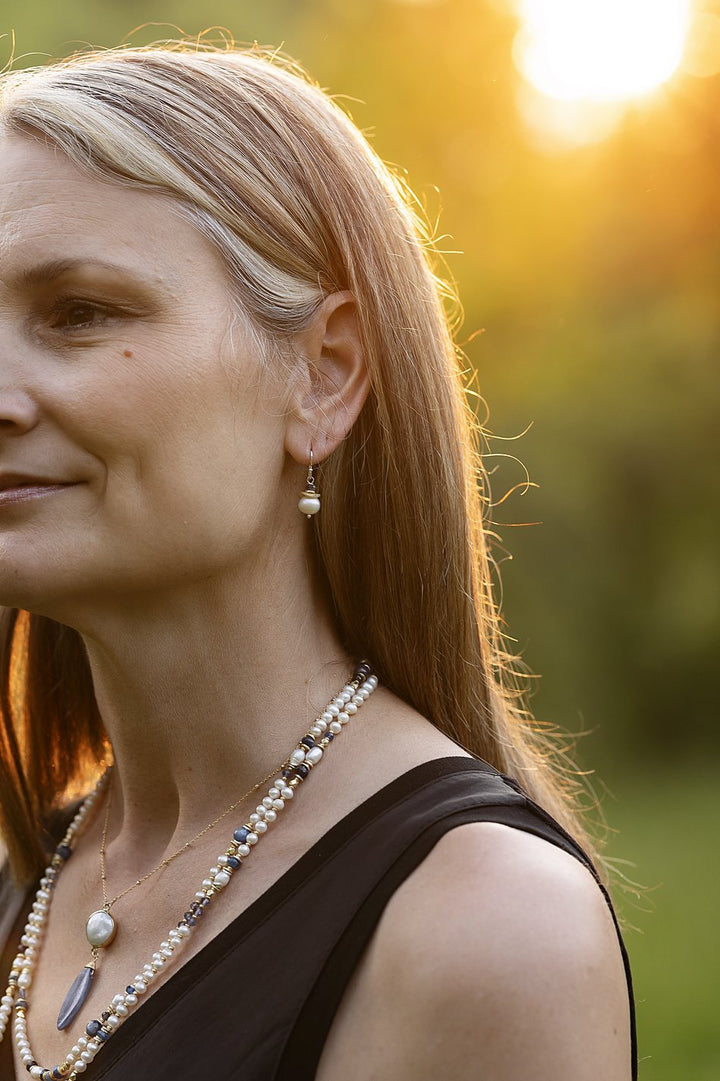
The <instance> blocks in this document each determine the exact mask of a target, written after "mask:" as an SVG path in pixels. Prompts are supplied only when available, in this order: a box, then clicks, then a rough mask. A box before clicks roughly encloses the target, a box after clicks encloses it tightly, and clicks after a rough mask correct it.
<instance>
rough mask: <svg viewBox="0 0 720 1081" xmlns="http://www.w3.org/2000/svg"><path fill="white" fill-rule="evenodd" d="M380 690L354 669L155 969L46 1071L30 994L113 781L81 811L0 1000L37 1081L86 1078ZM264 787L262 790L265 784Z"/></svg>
mask: <svg viewBox="0 0 720 1081" xmlns="http://www.w3.org/2000/svg"><path fill="white" fill-rule="evenodd" d="M377 685H378V680H377V677H376V676H374V675H372V674H371V669H370V665H369V664H368V663H367V662H366V661H363V662H362V663H361V664H359V665H358V666H357V668H356V669H355V672H354V673H353V677H352V679H351V680H349V682H348V683H347V684H346V685H345V686H344V687H343V689H342V690H341V691H340V692H339V693H338V694H337V695H336V696H335V698H334V699H333V700H332V702H330V704H329V705H328V706H327V707H326V708H325V710H324V711H323V712H322V713H321V714H320V716H318V717H317V718H316V719H315V721H314V723H313V724H312V725H311V726H310V728H309V730H308V731H307V733H306V734H305V735H304V736H303V737H302V738H301V739H300V740H299V742H298V744H297V746H296V747H295V749H294V750H293V751H292V753H291V754H290V756H289V757H288V758H287V759H286V761H285V762H284V764H283V767H282V769H281V770H280V773H279V776H278V777H276V778H275V780H274V781H273V784H272V785H271V787H270V788H269V789H268V793H267V795H266V796H265V797H264V798H263V799H262V801H261V802H260V803H259V804H258V806H257V808H256V809H255V812H254V813H253V814H251V815H250V816H249V818H248V820H247V822H245V823H243V825H241V826H238V828H237V829H236V830H235V831H234V832H233V836H232V841H231V842H230V844H229V846H228V848H227V849H226V850H225V852H224V853H222V855H220V856H218V858H217V860H216V864H215V866H214V867H211V868H210V870H209V872H208V875H207V877H206V878H205V879H203V882H202V885H201V887H200V889H199V890H198V891H197V892H196V893H195V897H194V899H193V900H192V902H191V903H190V905H189V906H188V909H187V911H186V912H185V913H184V915H183V916H182V917H181V918H180V919H179V920H178V922H177V924H176V925H175V926H173V927H172V929H171V930H170V932H169V933H168V936H167V938H166V939H165V940H164V941H163V942H161V943H160V946H159V948H158V949H157V950H156V952H155V953H153V955H152V957H151V959H150V961H148V962H147V963H146V964H145V965H144V966H143V967H142V968H141V969H140V971H139V972H138V974H137V975H136V976H135V978H134V979H133V980H132V983H129V984H128V985H127V986H126V988H125V990H124V992H120V993H118V994H116V995H115V996H114V997H113V999H112V1001H111V1002H110V1004H109V1006H108V1007H107V1008H106V1009H105V1010H103V1011H102V1013H101V1014H100V1017H99V1018H93V1019H92V1020H91V1021H89V1022H88V1024H87V1025H86V1028H85V1032H86V1034H87V1035H83V1036H81V1037H80V1038H79V1039H78V1040H77V1042H76V1043H75V1044H74V1045H73V1046H72V1047H71V1048H70V1050H69V1051H68V1053H67V1055H66V1056H65V1058H64V1059H63V1060H62V1062H60V1063H59V1064H57V1065H55V1066H51V1067H47V1066H41V1065H39V1064H38V1062H37V1060H36V1058H35V1056H34V1054H33V1052H32V1048H31V1046H30V1041H29V1039H28V1033H27V1014H28V1011H29V1009H30V988H31V986H32V980H33V974H34V971H35V968H36V967H37V963H38V958H39V956H40V951H41V948H42V939H43V934H44V931H45V924H46V922H47V918H48V914H49V911H50V904H51V901H52V895H53V891H54V889H55V886H56V884H57V880H58V878H59V876H60V872H61V870H62V868H63V867H64V865H65V864H66V863H67V861H68V859H69V858H70V856H71V855H72V852H73V848H74V843H75V839H76V835H77V833H78V831H79V830H80V828H81V826H82V825H83V823H84V822H85V821H86V819H87V817H88V815H89V814H90V812H91V811H92V808H93V806H94V804H95V803H96V802H97V800H98V798H99V797H100V796H101V794H102V792H103V789H104V786H105V784H106V783H107V780H108V776H107V774H104V775H103V777H101V779H100V781H99V782H98V784H97V785H96V786H95V788H94V789H93V791H92V792H91V793H90V795H89V796H88V797H87V798H86V799H85V800H84V801H83V803H82V804H81V806H80V808H79V810H78V811H77V813H76V815H75V817H74V818H73V820H72V822H71V823H70V825H69V826H68V829H67V831H66V833H65V836H64V837H63V839H62V841H61V842H60V844H59V845H58V846H57V848H56V849H55V853H54V855H53V857H52V859H51V861H50V864H49V866H48V867H47V868H46V869H45V874H44V875H43V877H42V878H41V880H40V887H39V889H38V891H37V893H36V895H35V900H34V902H33V906H32V910H31V911H30V913H29V915H28V918H27V922H26V924H25V930H24V933H23V935H22V938H21V940H20V950H19V952H18V955H17V957H16V958H15V960H14V961H13V964H12V968H11V971H10V978H9V982H8V986H7V990H6V992H5V994H4V995H3V997H2V999H0V1041H1V1040H2V1039H3V1037H4V1035H5V1030H6V1028H7V1025H8V1021H9V1019H10V1015H11V1013H13V1012H14V1015H15V1018H14V1035H15V1043H16V1046H17V1049H18V1053H19V1055H20V1058H21V1060H22V1062H23V1064H24V1065H25V1067H26V1069H27V1070H28V1072H29V1074H30V1076H31V1077H35V1078H39V1079H40V1081H77V1078H78V1077H79V1075H80V1074H82V1073H85V1071H86V1070H87V1068H88V1066H89V1065H90V1064H91V1063H92V1061H93V1060H94V1058H95V1056H96V1055H97V1054H98V1052H99V1051H101V1050H102V1048H103V1047H104V1045H105V1044H106V1043H107V1041H108V1040H109V1039H110V1037H111V1036H112V1035H113V1033H114V1032H116V1031H117V1029H118V1028H119V1027H120V1025H122V1024H123V1022H124V1021H125V1020H126V1019H127V1018H128V1017H129V1016H130V1015H131V1014H132V1012H133V1010H134V1009H135V1008H136V1007H137V1005H138V1003H139V1002H140V1001H141V999H142V996H143V995H144V994H145V992H146V991H147V989H148V987H149V986H150V984H151V983H152V982H153V980H154V979H155V977H156V976H157V974H158V972H160V970H161V969H163V968H164V967H165V966H166V965H168V964H169V963H170V962H171V960H172V959H173V957H174V954H175V953H176V951H178V950H179V948H180V947H181V946H182V944H183V942H184V941H185V940H186V939H187V938H189V936H190V935H191V933H192V930H193V928H194V927H195V926H196V925H197V923H198V920H200V919H201V918H202V917H203V915H204V914H205V913H206V912H207V911H208V909H209V908H210V906H211V903H212V901H213V899H214V898H215V897H216V896H217V895H218V893H220V892H221V891H222V890H223V889H225V887H226V886H227V885H229V883H230V881H231V879H232V877H233V875H234V874H236V873H237V872H238V871H240V869H241V868H242V865H243V863H244V862H245V861H246V860H247V858H248V857H249V856H250V854H251V852H252V850H253V848H254V847H255V845H257V844H258V842H259V841H260V839H261V838H262V836H263V835H264V834H265V833H266V832H267V830H268V828H269V827H270V826H271V825H272V823H273V822H275V821H276V820H277V816H278V814H279V813H280V811H281V810H282V809H283V808H284V807H285V805H286V803H287V802H288V801H289V800H291V799H293V797H294V795H295V790H296V789H297V788H298V786H299V785H301V784H302V783H303V781H305V779H306V778H307V777H308V776H309V775H310V772H311V770H312V769H313V768H314V767H315V766H317V765H318V763H319V762H320V761H321V760H322V758H323V755H324V753H325V751H326V750H327V748H328V747H329V746H330V744H331V743H332V742H333V740H334V739H335V737H336V736H337V735H339V734H340V732H342V729H343V727H344V725H346V724H347V723H348V721H349V720H350V718H351V717H352V716H353V715H354V714H355V713H357V711H358V709H359V708H360V707H361V706H362V704H363V703H364V702H365V701H366V700H367V699H368V698H369V697H370V695H371V694H372V692H373V691H374V690H375V688H376V687H377ZM266 779H267V778H266ZM260 784H263V782H262V781H261V782H260ZM256 787H259V786H256ZM227 813H229V811H228V812H227ZM221 817H224V815H223V816H221ZM209 828H210V827H207V829H209ZM203 832H205V831H203ZM179 851H180V850H179ZM160 866H161V865H160ZM153 873H154V872H153ZM131 888H132V887H131ZM128 892H129V891H128ZM78 978H79V977H78ZM85 997H87V993H86V994H85V995H84V996H83V998H82V1001H81V1003H80V1006H82V1003H83V1002H84V1000H85ZM76 1012H77V1011H76Z"/></svg>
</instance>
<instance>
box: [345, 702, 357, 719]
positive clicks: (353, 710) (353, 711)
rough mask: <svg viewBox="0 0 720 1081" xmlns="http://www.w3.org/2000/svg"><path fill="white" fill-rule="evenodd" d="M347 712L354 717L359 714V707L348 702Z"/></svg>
mask: <svg viewBox="0 0 720 1081" xmlns="http://www.w3.org/2000/svg"><path fill="white" fill-rule="evenodd" d="M345 712H346V713H349V714H350V716H351V717H353V716H354V715H355V714H356V713H357V706H356V705H355V703H354V702H348V703H347V704H346V706H345Z"/></svg>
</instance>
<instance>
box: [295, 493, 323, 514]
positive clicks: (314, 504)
mask: <svg viewBox="0 0 720 1081" xmlns="http://www.w3.org/2000/svg"><path fill="white" fill-rule="evenodd" d="M298 510H299V511H300V513H301V514H307V515H308V516H310V515H313V514H317V512H318V511H319V510H320V500H319V499H318V497H317V496H316V495H301V496H300V499H299V500H298Z"/></svg>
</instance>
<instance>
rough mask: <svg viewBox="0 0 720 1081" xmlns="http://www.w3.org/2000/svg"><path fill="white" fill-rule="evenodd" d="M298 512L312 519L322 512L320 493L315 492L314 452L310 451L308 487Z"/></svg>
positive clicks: (300, 500)
mask: <svg viewBox="0 0 720 1081" xmlns="http://www.w3.org/2000/svg"><path fill="white" fill-rule="evenodd" d="M298 510H299V511H300V513H301V514H304V515H306V516H307V517H308V518H312V516H313V514H317V512H318V511H319V510H320V493H319V492H316V491H315V477H314V476H313V453H312V450H311V451H310V464H309V466H308V475H307V482H306V487H305V491H304V492H303V493H302V495H301V496H300V499H299V501H298Z"/></svg>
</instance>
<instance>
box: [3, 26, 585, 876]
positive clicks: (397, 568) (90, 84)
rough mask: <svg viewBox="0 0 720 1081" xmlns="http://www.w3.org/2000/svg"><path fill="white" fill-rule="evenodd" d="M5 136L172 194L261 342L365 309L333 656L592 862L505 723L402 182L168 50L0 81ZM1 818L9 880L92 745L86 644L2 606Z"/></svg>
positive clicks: (322, 541) (301, 117)
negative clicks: (364, 392)
mask: <svg viewBox="0 0 720 1081" xmlns="http://www.w3.org/2000/svg"><path fill="white" fill-rule="evenodd" d="M0 124H2V125H3V126H4V128H5V129H6V130H8V131H11V132H18V133H25V134H27V135H30V136H31V137H35V138H39V139H42V140H45V141H47V142H48V143H49V144H50V145H54V146H56V147H58V148H59V149H60V150H62V151H63V152H64V153H65V154H67V156H68V157H69V158H70V159H71V160H72V161H73V162H75V163H76V164H77V165H79V166H81V167H82V168H84V169H86V170H88V171H89V172H91V173H92V174H94V175H96V176H100V177H102V178H104V179H107V180H111V181H113V182H115V183H119V184H128V185H131V186H133V187H142V188H147V189H151V190H152V191H155V192H164V193H166V194H167V195H168V196H169V197H171V198H172V199H173V200H175V202H176V203H177V204H179V205H180V207H181V208H182V210H183V212H184V213H185V214H186V215H187V216H188V217H189V219H190V220H191V221H193V222H194V224H195V225H196V226H197V228H198V229H199V230H200V231H201V232H202V233H203V234H204V235H205V236H207V237H208V238H209V239H210V240H211V241H212V242H213V243H214V244H216V245H217V247H218V249H219V250H220V252H221V253H222V255H223V257H224V259H225V261H226V263H227V268H228V272H229V277H230V281H231V283H232V286H233V288H234V290H235V292H236V295H237V298H238V301H239V303H240V305H241V306H242V309H243V311H244V312H245V314H246V315H247V317H248V318H249V320H250V321H251V323H252V325H253V326H254V327H255V328H256V331H257V333H258V335H259V337H260V339H261V340H263V341H265V342H267V343H269V344H270V345H272V343H277V342H278V341H280V340H281V339H283V338H284V337H288V336H291V335H292V334H293V333H294V332H296V331H297V330H298V329H299V328H301V327H302V326H303V325H304V324H305V323H306V322H307V320H308V318H309V317H310V315H311V314H312V312H313V311H314V309H315V307H316V305H317V304H318V303H319V301H320V300H321V299H322V297H323V296H324V295H326V294H327V293H328V292H333V291H335V290H344V289H349V290H351V291H352V293H353V294H354V296H355V298H356V301H357V309H358V319H359V327H360V333H361V336H362V342H363V347H364V352H365V357H366V361H367V365H368V369H369V373H370V379H371V384H372V390H371V393H370V397H369V399H368V401H367V403H366V405H365V407H364V409H363V411H362V413H361V415H360V417H359V419H358V421H357V423H356V424H355V426H354V427H353V429H352V431H351V432H350V434H349V436H348V437H347V438H346V439H345V441H344V442H343V443H342V444H341V446H340V447H339V448H338V449H337V450H336V451H335V452H334V453H333V454H332V455H331V456H330V458H329V459H328V460H327V461H326V462H325V463H323V466H322V472H323V476H322V488H323V490H324V491H325V492H326V493H332V498H326V500H325V502H324V506H323V512H322V514H321V515H320V516H319V518H318V519H317V520H316V522H315V527H316V538H317V556H318V568H319V570H320V572H321V573H322V574H324V575H325V577H326V579H327V584H328V586H329V593H330V596H331V598H332V603H333V605H334V609H335V614H336V619H337V626H338V629H339V632H340V634H341V637H342V639H343V642H344V645H345V647H346V648H347V649H348V650H349V651H350V652H351V653H354V654H355V655H357V656H360V655H363V656H364V655H367V656H369V657H371V658H372V661H373V664H374V666H375V668H376V670H377V671H378V674H379V676H380V678H381V679H382V681H383V682H384V683H385V685H386V686H388V687H389V688H391V689H392V690H393V691H394V692H395V693H396V694H398V695H399V696H400V697H401V698H403V699H404V700H405V701H407V702H409V703H410V704H411V705H412V706H414V707H415V708H416V709H417V710H418V711H419V712H420V713H422V714H424V715H425V716H426V717H427V718H429V720H431V721H432V722H433V723H434V724H435V725H436V726H437V727H438V728H439V729H440V730H442V731H443V732H445V733H447V735H449V736H450V737H451V738H452V739H454V740H455V741H456V742H457V743H459V744H460V745H462V746H463V747H465V748H467V749H469V750H471V751H472V752H474V753H475V754H477V755H479V756H480V757H482V758H484V759H486V760H487V761H488V762H490V763H491V764H492V765H494V766H495V767H496V768H498V769H499V770H501V771H502V772H505V773H509V774H511V775H513V776H514V777H515V778H517V780H518V781H519V782H520V784H521V785H522V786H523V788H524V789H525V790H526V791H527V792H528V794H529V795H530V796H532V797H533V798H534V799H536V800H537V801H538V802H539V803H540V804H542V805H543V806H544V807H545V808H546V809H547V810H549V811H550V812H551V813H552V814H553V815H554V816H555V817H556V818H557V819H558V820H559V821H560V822H561V823H562V824H563V825H564V826H565V827H566V828H567V829H568V830H569V831H570V832H571V833H573V834H574V835H575V836H576V837H578V838H579V839H580V840H581V841H582V842H583V843H585V845H586V847H588V839H587V836H586V834H585V832H584V829H583V826H582V823H581V821H580V818H579V816H578V814H577V812H576V810H575V809H574V799H573V791H574V789H575V784H574V782H573V781H572V780H570V779H568V777H567V775H564V774H563V772H562V770H559V769H558V767H557V766H556V765H554V764H553V763H554V761H555V758H554V756H553V755H552V754H551V744H550V739H549V736H548V735H547V733H545V734H543V733H541V731H540V730H539V726H537V725H534V724H533V723H532V721H531V718H530V717H529V715H528V714H527V712H526V711H524V710H523V709H522V708H521V701H520V699H519V697H518V692H517V689H516V686H515V680H514V674H513V670H512V658H511V657H509V656H508V655H507V653H506V651H505V648H504V641H503V636H502V633H501V629H500V623H499V618H498V613H497V610H496V606H495V604H494V601H493V597H492V589H491V578H490V558H489V554H488V550H487V535H486V532H485V531H484V527H483V511H484V508H485V506H486V504H487V501H488V500H487V493H486V490H485V488H484V474H483V472H482V468H481V463H480V453H479V452H480V449H481V448H480V430H479V427H478V425H477V423H476V422H475V420H474V417H473V415H472V411H471V410H470V408H469V406H468V403H467V400H466V396H465V388H464V385H463V377H462V370H461V369H462V363H461V358H460V357H459V354H458V353H457V351H456V349H455V347H454V344H453V338H452V325H451V315H450V314H449V313H448V311H446V310H445V301H446V300H447V298H448V296H449V295H450V293H449V291H448V289H447V288H446V287H445V286H444V284H443V283H442V281H441V280H440V278H439V277H438V276H437V275H436V274H435V273H434V270H433V262H432V257H431V246H430V244H429V236H428V231H427V229H426V226H425V224H424V222H423V219H422V216H421V215H420V214H419V213H418V210H417V207H416V205H415V204H414V203H413V200H412V196H411V195H410V193H409V192H408V191H407V189H406V188H405V186H404V185H403V183H402V182H401V181H400V180H399V179H398V178H397V177H395V176H394V175H393V174H392V173H391V172H390V171H389V169H388V168H387V167H386V166H385V165H384V164H383V163H382V162H381V161H380V159H379V158H378V156H377V155H376V154H375V153H374V151H373V150H372V149H371V148H370V146H369V145H368V143H367V141H366V140H365V139H364V138H363V136H362V135H361V134H360V132H359V131H358V129H357V128H356V127H355V126H354V124H353V123H352V122H351V120H350V119H349V118H348V117H347V116H346V115H345V113H344V112H343V111H342V110H341V109H340V108H339V107H338V105H337V104H336V103H335V102H334V101H333V100H332V99H331V98H330V97H328V96H327V95H326V94H325V93H324V92H323V91H322V90H320V88H319V87H318V86H316V85H314V84H313V83H312V82H311V80H310V79H309V78H308V77H307V76H306V75H305V74H304V73H303V72H301V71H300V70H299V69H298V68H297V66H295V65H293V64H292V63H291V62H289V61H287V60H283V59H280V58H278V57H277V56H276V55H275V54H273V56H272V57H269V56H266V55H263V54H261V53H260V52H258V51H257V50H238V49H235V48H224V49H213V48H205V47H203V48H198V47H190V46H183V45H178V46H175V47H167V46H164V47H159V46H153V47H150V48H146V49H119V50H110V51H107V52H99V53H90V54H84V55H79V56H77V57H74V58H72V59H70V60H67V61H62V62H60V63H55V64H52V65H50V66H48V67H44V68H40V69H34V70H29V71H20V72H11V73H7V74H5V75H4V76H3V77H2V79H1V80H0ZM4 619H5V623H4V631H3V637H2V642H0V650H2V653H1V654H0V655H1V656H2V662H3V681H2V700H1V703H0V704H1V705H2V708H3V719H2V725H1V727H0V814H1V815H2V819H1V821H0V825H1V827H2V832H3V836H4V837H5V839H6V843H7V846H8V850H9V852H10V855H11V861H12V866H13V868H14V872H15V875H16V876H17V877H18V878H24V879H27V878H30V877H31V876H32V875H33V874H34V873H36V871H37V869H38V867H39V866H40V865H41V861H42V825H43V823H44V822H45V821H46V820H47V816H48V814H49V811H50V809H51V808H52V806H53V804H54V803H56V802H57V801H58V799H59V798H60V797H61V795H62V793H63V792H64V791H65V790H66V788H67V786H68V785H69V784H71V783H72V782H73V781H76V780H77V777H78V775H79V773H80V772H81V771H82V770H83V769H86V768H88V766H89V767H90V768H91V769H92V768H93V766H94V768H95V769H97V768H98V762H99V760H100V758H101V757H102V753H103V741H104V733H103V730H102V723H101V720H100V717H99V715H98V712H97V708H96V706H95V703H94V697H93V694H92V681H91V679H90V675H89V670H88V666H87V661H86V658H85V655H84V651H83V648H82V643H81V641H80V639H79V636H78V635H77V634H76V633H75V632H74V631H71V630H69V629H68V628H65V627H61V626H60V625H58V624H55V623H53V622H52V621H50V620H47V619H44V618H42V617H38V616H35V615H29V614H28V613H22V612H18V611H17V610H8V611H6V613H5V617H4Z"/></svg>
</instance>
